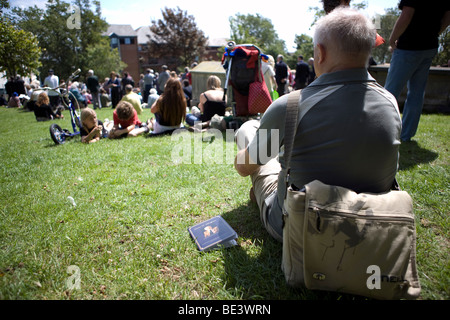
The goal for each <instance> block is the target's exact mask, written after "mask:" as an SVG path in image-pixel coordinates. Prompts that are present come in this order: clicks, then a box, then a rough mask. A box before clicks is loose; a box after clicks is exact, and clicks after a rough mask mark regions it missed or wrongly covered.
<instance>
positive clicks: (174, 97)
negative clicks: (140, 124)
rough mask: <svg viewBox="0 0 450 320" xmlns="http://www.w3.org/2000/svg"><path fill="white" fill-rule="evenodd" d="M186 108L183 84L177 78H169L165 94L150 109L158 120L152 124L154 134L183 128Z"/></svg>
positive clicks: (153, 120)
mask: <svg viewBox="0 0 450 320" xmlns="http://www.w3.org/2000/svg"><path fill="white" fill-rule="evenodd" d="M186 106H187V105H186V98H185V96H184V92H183V89H182V88H181V82H180V81H179V80H178V79H176V78H169V79H168V80H167V82H166V85H165V87H164V93H163V94H162V95H161V96H160V97H159V99H158V100H157V101H156V102H155V103H154V104H153V105H152V107H151V109H150V111H151V112H152V113H153V114H154V115H155V118H156V120H155V119H152V121H151V122H150V128H151V129H152V130H153V133H154V134H157V133H162V132H166V131H170V130H175V129H177V128H181V127H183V121H184V118H185V117H186Z"/></svg>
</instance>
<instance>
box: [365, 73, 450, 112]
mask: <svg viewBox="0 0 450 320" xmlns="http://www.w3.org/2000/svg"><path fill="white" fill-rule="evenodd" d="M388 70H389V64H384V65H379V66H371V67H370V68H369V72H370V74H371V75H372V76H373V77H374V78H375V79H376V80H377V82H378V83H379V84H380V85H382V86H384V84H385V81H386V76H387V73H388ZM405 100H406V86H405V88H404V89H403V92H402V94H401V95H400V97H399V101H398V102H399V103H398V104H399V107H400V110H403V105H404V103H405ZM423 112H425V113H445V114H450V68H440V67H431V68H430V73H429V75H428V82H427V87H426V89H425V101H424V106H423Z"/></svg>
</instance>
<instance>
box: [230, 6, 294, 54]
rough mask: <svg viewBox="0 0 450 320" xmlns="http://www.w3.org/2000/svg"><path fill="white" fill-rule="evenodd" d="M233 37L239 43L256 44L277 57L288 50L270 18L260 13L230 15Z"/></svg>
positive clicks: (266, 52)
mask: <svg viewBox="0 0 450 320" xmlns="http://www.w3.org/2000/svg"><path fill="white" fill-rule="evenodd" d="M229 21H230V29H231V39H232V40H233V41H235V42H236V43H238V44H254V45H256V46H258V47H259V48H260V49H261V50H262V51H263V52H264V53H265V54H270V55H272V56H274V57H276V56H277V55H278V54H280V53H285V52H286V45H285V42H284V40H281V39H279V38H278V34H277V32H276V31H275V28H274V26H273V24H272V21H271V20H270V19H268V18H265V17H263V16H261V15H260V14H258V13H257V14H256V15H252V14H247V15H243V14H239V13H238V14H236V15H235V16H234V17H230V19H229Z"/></svg>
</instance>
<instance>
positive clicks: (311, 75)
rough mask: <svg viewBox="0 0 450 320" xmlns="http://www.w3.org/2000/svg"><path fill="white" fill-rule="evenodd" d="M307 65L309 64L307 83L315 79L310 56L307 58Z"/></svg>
mask: <svg viewBox="0 0 450 320" xmlns="http://www.w3.org/2000/svg"><path fill="white" fill-rule="evenodd" d="M308 65H309V76H308V84H310V83H311V82H313V81H314V80H315V79H316V71H315V70H314V58H312V57H311V58H309V60H308Z"/></svg>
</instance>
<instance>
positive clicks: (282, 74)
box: [275, 54, 289, 97]
mask: <svg viewBox="0 0 450 320" xmlns="http://www.w3.org/2000/svg"><path fill="white" fill-rule="evenodd" d="M283 60H284V57H283V55H281V54H279V55H278V57H277V63H276V64H275V80H276V81H277V92H278V95H279V96H280V97H281V96H282V95H284V93H285V91H286V83H287V82H288V77H289V73H288V67H287V64H286V63H285V62H284V61H283Z"/></svg>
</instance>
